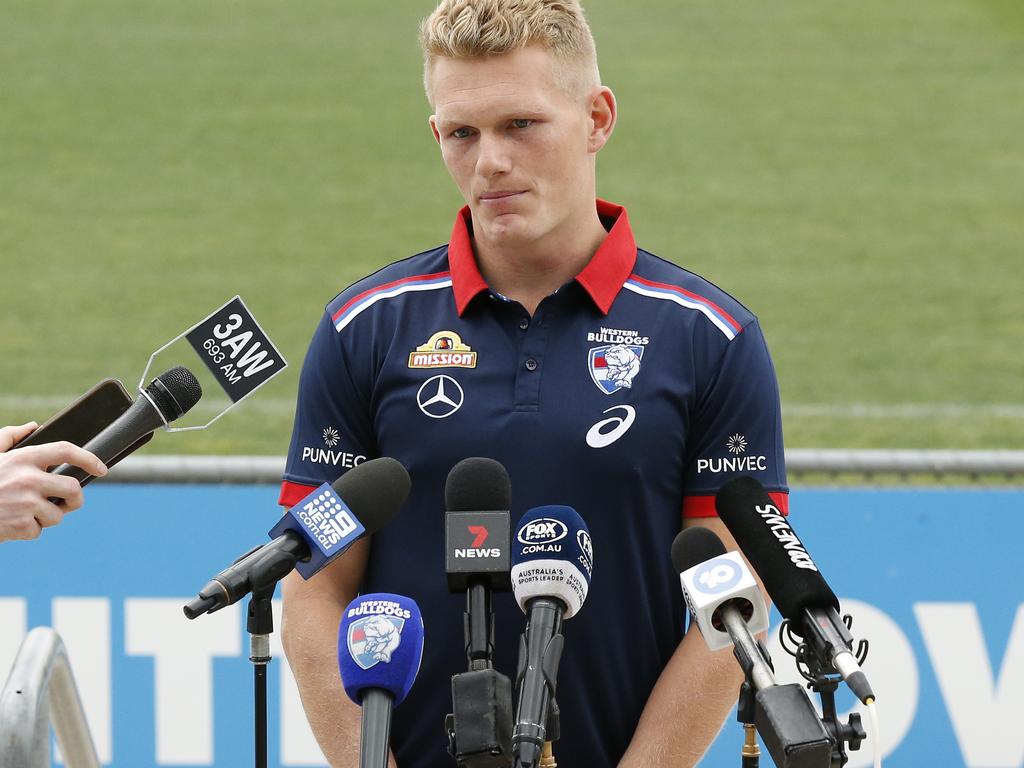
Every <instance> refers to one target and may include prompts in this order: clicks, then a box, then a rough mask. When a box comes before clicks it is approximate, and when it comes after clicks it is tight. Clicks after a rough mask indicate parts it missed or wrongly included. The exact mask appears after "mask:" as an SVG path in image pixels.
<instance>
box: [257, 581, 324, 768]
mask: <svg viewBox="0 0 1024 768" xmlns="http://www.w3.org/2000/svg"><path fill="white" fill-rule="evenodd" d="M274 629H276V630H278V631H277V632H275V633H274V634H272V635H271V636H270V652H271V653H272V654H273V655H274V662H273V664H272V665H271V667H270V668H271V669H273V668H274V667H275V666H276V667H277V668H278V669H279V670H280V671H281V687H280V691H281V719H280V722H281V765H309V766H314V765H327V758H325V757H324V753H323V752H322V751H321V750H320V745H318V744H317V743H316V737H315V736H313V729H312V728H310V727H309V721H308V720H307V719H306V712H305V710H304V709H303V708H302V701H301V700H300V699H299V688H298V686H297V685H296V684H295V677H294V675H292V669H291V667H289V666H288V659H286V658H285V655H284V648H282V647H281V632H280V629H281V601H280V600H275V601H274Z"/></svg>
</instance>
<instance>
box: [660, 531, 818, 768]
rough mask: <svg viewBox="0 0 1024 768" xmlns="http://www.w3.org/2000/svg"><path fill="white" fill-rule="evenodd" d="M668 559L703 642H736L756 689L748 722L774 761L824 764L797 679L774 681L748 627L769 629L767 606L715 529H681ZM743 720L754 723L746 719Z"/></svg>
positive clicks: (794, 767) (803, 766)
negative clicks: (778, 682)
mask: <svg viewBox="0 0 1024 768" xmlns="http://www.w3.org/2000/svg"><path fill="white" fill-rule="evenodd" d="M672 564H673V565H674V566H675V569H676V570H677V571H678V572H679V580H680V583H681V584H682V588H683V597H684V598H686V604H687V606H688V607H689V608H690V612H691V613H692V615H693V617H694V620H695V621H696V622H697V626H698V627H699V629H700V632H701V635H702V636H703V637H704V640H705V642H707V644H708V647H709V648H711V650H718V649H720V648H725V647H728V646H729V645H730V643H731V644H732V645H733V655H734V656H735V657H736V660H737V661H738V662H739V664H740V667H742V668H743V672H744V675H745V676H746V679H747V680H748V681H749V682H750V685H752V686H753V688H754V702H755V703H756V709H755V711H754V715H753V718H751V719H752V720H753V721H754V722H753V725H754V726H756V729H757V732H758V733H759V734H761V738H762V739H763V740H764V743H765V746H766V747H767V748H768V752H769V753H770V754H771V756H772V760H773V761H774V762H775V765H776V766H778V768H827V766H829V765H830V764H831V757H832V744H833V742H832V739H831V737H830V736H829V734H828V731H826V730H825V726H824V725H823V724H822V722H821V720H820V719H819V718H818V713H817V712H816V711H815V710H814V705H813V704H811V700H810V698H808V696H807V693H806V691H804V689H803V688H802V687H800V686H799V685H797V684H796V683H792V684H790V685H778V684H777V683H776V682H775V675H774V673H773V672H772V668H771V661H770V659H769V658H768V656H767V654H766V653H765V652H764V651H763V650H762V647H761V645H760V644H759V643H758V642H757V641H756V640H755V639H754V636H753V633H755V632H761V631H763V630H766V629H767V628H768V611H767V609H766V608H765V604H764V599H763V598H762V597H761V590H760V588H759V587H758V586H757V581H756V580H755V579H754V577H753V574H751V573H750V571H749V570H748V569H747V566H746V564H745V563H744V562H743V558H742V556H741V555H740V554H739V553H738V552H728V553H727V552H726V551H725V546H724V545H723V544H722V540H721V539H719V538H718V536H717V535H716V534H715V532H714V531H711V530H709V529H707V528H700V527H694V528H687V529H685V530H683V531H682V532H680V533H679V535H678V536H676V538H675V541H673V542H672ZM723 630H724V632H723ZM741 701H742V697H741ZM742 712H743V707H740V713H742ZM747 717H749V713H748V715H747ZM742 722H744V723H745V724H746V727H748V728H750V727H751V724H750V723H749V720H747V719H746V718H744V719H743V720H742ZM752 738H753V737H752V736H751V739H752ZM752 743H753V742H752ZM744 754H746V753H744ZM755 754H756V753H755Z"/></svg>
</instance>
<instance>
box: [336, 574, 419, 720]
mask: <svg viewBox="0 0 1024 768" xmlns="http://www.w3.org/2000/svg"><path fill="white" fill-rule="evenodd" d="M422 659H423V617H422V616H421V615H420V609H419V607H418V606H417V605H416V602H415V601H414V600H412V599H411V598H408V597H403V596H401V595H392V594H388V593H387V592H376V593H372V594H368V595H360V596H359V597H357V598H356V599H355V600H353V601H352V602H351V603H349V604H348V607H347V608H345V611H344V613H342V615H341V624H339V625H338V670H339V671H340V672H341V682H342V684H343V685H344V686H345V693H346V694H348V697H349V698H350V699H352V701H354V702H355V703H356V704H362V701H363V693H364V692H365V691H366V690H368V689H370V688H376V689H378V690H382V691H387V692H388V693H390V694H391V696H392V698H393V700H394V701H393V704H394V706H398V705H399V704H401V703H402V700H403V699H404V698H405V697H406V695H407V694H408V693H409V689H411V688H412V684H413V683H414V682H415V681H416V674H417V673H418V672H419V669H420V661H421V660H422Z"/></svg>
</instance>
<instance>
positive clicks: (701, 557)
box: [672, 525, 725, 573]
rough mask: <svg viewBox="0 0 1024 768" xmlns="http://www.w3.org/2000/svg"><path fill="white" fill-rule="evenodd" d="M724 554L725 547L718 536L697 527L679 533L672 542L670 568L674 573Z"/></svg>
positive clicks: (708, 530) (706, 529)
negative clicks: (672, 568)
mask: <svg viewBox="0 0 1024 768" xmlns="http://www.w3.org/2000/svg"><path fill="white" fill-rule="evenodd" d="M724 554H725V545H724V544H723V543H722V540H721V539H720V538H718V535H717V534H716V533H715V532H714V531H712V530H710V529H708V528H702V527H701V526H699V525H698V526H694V527H693V528H687V529H685V530H682V531H680V532H679V533H678V535H677V536H676V537H675V539H673V541H672V567H674V568H675V569H676V573H682V572H683V571H688V570H690V569H691V568H693V566H695V565H698V564H700V563H703V562H705V561H706V560H710V559H711V558H713V557H718V556H719V555H724Z"/></svg>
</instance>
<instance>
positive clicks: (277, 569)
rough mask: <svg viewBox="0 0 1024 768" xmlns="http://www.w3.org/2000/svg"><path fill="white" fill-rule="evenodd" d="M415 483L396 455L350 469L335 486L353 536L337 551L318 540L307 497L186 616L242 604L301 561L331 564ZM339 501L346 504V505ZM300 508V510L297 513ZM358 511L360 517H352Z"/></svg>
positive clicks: (381, 522)
mask: <svg viewBox="0 0 1024 768" xmlns="http://www.w3.org/2000/svg"><path fill="white" fill-rule="evenodd" d="M325 486H326V484H325ZM325 486H322V487H325ZM409 486H410V480H409V473H408V472H406V470H405V467H403V466H402V465H401V464H400V463H398V462H397V461H395V460H394V459H392V458H388V457H383V458H379V459H371V460H370V461H364V462H363V463H361V464H359V465H358V466H356V467H354V468H352V469H350V470H349V471H348V472H346V473H345V474H344V475H342V476H341V477H339V478H338V479H337V480H335V481H334V484H333V485H332V486H331V487H332V488H333V490H334V492H335V493H336V494H337V496H338V498H339V499H340V500H341V502H343V503H344V505H345V506H347V508H348V509H347V510H344V509H342V510H341V511H340V514H341V515H343V516H344V517H343V519H344V520H345V521H346V522H347V523H348V524H350V526H351V527H350V528H349V529H347V530H348V535H346V536H345V537H344V538H339V539H337V540H336V541H332V544H336V545H337V546H336V547H332V549H333V551H330V552H329V553H326V554H325V553H324V552H323V551H322V549H323V547H322V542H318V541H316V540H315V539H316V538H318V536H319V534H315V533H314V531H313V530H310V529H309V527H308V525H309V524H308V523H307V519H308V518H307V516H306V515H305V514H303V509H302V508H303V507H304V502H305V501H306V499H303V500H302V501H300V502H299V503H298V504H296V505H295V506H294V507H292V509H291V510H289V512H286V513H285V515H284V517H283V518H282V521H285V520H289V522H288V523H287V525H288V529H287V530H284V531H283V532H282V533H281V534H280V535H278V536H276V537H275V538H273V539H271V541H269V542H268V543H266V544H261V545H260V546H258V547H256V548H255V549H251V550H249V551H248V552H247V553H245V554H244V555H242V556H241V557H240V558H238V559H237V560H236V561H235V562H234V563H233V564H232V565H230V566H228V567H227V568H225V569H224V570H223V571H221V572H220V573H218V574H217V575H216V576H214V577H213V578H212V579H211V580H210V581H209V582H208V583H207V584H206V586H205V587H203V588H202V589H201V590H200V591H199V596H198V597H196V598H195V599H193V600H191V601H190V602H189V603H188V604H187V605H186V606H185V607H184V612H185V616H186V617H188V618H189V619H194V618H196V617H197V616H200V615H202V614H204V613H213V612H214V611H219V610H220V609H221V608H223V607H225V606H227V605H232V604H234V603H237V602H238V601H239V600H241V599H242V598H243V597H245V596H246V595H247V594H249V593H250V592H254V591H257V590H259V589H261V588H264V587H269V586H270V585H272V584H275V583H277V582H278V581H280V580H281V579H283V578H284V577H285V576H287V575H288V574H289V573H290V572H291V570H292V569H293V568H295V567H296V564H297V563H301V562H305V561H309V560H311V559H314V560H316V561H317V570H319V569H320V568H323V567H325V566H326V565H328V564H329V563H330V562H332V561H333V560H334V559H335V558H337V557H340V556H341V555H342V554H343V553H344V552H345V550H347V549H348V547H349V546H351V545H352V543H353V542H355V541H356V540H357V539H360V538H362V537H363V536H364V535H367V534H371V533H374V532H376V531H378V530H380V529H381V528H382V527H384V525H385V523H387V522H388V521H389V520H390V519H391V518H392V517H394V515H395V513H396V512H397V511H398V509H399V507H401V506H402V504H404V503H405V499H406V497H407V496H408V495H409ZM320 490H321V489H319V488H318V489H316V490H315V491H313V494H310V495H311V496H313V495H314V494H317V493H318V492H320ZM307 498H309V497H307ZM319 506H321V507H323V506H324V505H323V504H321V505H319ZM337 506H338V507H339V508H340V507H341V504H340V503H339V504H337ZM296 510H299V512H298V514H297V515H296ZM349 512H351V516H350V515H349V514H348V513H349ZM290 516H292V517H298V518H300V519H302V524H300V523H299V522H298V521H297V520H292V519H291V518H290ZM353 516H354V517H355V520H353V519H352V517H353ZM318 520H321V521H322V522H324V523H325V524H324V528H325V529H326V530H328V531H330V530H331V529H330V526H331V525H332V524H333V523H334V522H335V521H334V520H332V519H330V518H323V517H321V518H318ZM280 525H282V523H278V526H280ZM276 527H277V526H275V528H276ZM314 530H315V529H314ZM300 570H301V566H300ZM303 575H305V574H303Z"/></svg>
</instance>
